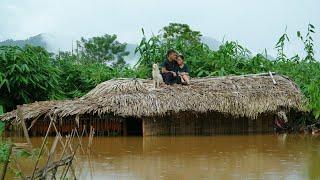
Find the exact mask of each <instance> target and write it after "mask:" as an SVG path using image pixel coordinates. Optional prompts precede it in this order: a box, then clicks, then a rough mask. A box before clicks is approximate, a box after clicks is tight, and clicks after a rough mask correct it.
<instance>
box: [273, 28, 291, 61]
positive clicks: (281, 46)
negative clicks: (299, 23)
mask: <svg viewBox="0 0 320 180" xmlns="http://www.w3.org/2000/svg"><path fill="white" fill-rule="evenodd" d="M286 31H287V28H286V30H285V33H284V34H283V35H282V36H281V37H280V38H279V40H278V42H277V44H276V49H277V51H278V57H277V60H280V61H285V60H286V59H287V56H286V55H285V53H284V45H285V43H286V42H289V41H290V40H289V37H288V34H287V33H286Z"/></svg>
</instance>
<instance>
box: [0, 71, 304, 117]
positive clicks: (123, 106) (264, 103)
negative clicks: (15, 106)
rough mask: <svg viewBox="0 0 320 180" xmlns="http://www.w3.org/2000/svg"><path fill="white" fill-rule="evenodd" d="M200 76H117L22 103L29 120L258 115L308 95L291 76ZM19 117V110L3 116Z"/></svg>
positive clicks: (299, 107) (298, 105)
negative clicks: (162, 79) (168, 80)
mask: <svg viewBox="0 0 320 180" xmlns="http://www.w3.org/2000/svg"><path fill="white" fill-rule="evenodd" d="M273 78H274V80H275V81H276V84H274V82H273V80H272V78H271V77H270V76H269V75H249V76H225V77H210V78H209V77H208V78H195V79H192V80H191V84H190V85H189V86H182V85H178V84H177V85H172V86H167V85H162V86H161V87H160V88H159V89H154V88H153V81H152V80H144V79H114V80H109V81H106V82H103V83H101V84H99V85H98V86H97V87H96V88H94V89H93V90H91V91H90V92H89V93H88V94H87V95H85V96H83V97H82V98H80V99H75V100H66V101H45V102H35V103H31V104H25V105H23V106H22V110H23V114H24V118H25V119H32V118H36V117H39V116H42V115H46V114H51V115H52V114H54V115H57V116H58V117H65V116H71V115H83V114H97V115H101V114H105V113H108V114H114V115H116V116H121V117H128V116H134V117H145V116H157V115H160V116H161V115H165V114H170V113H179V112H182V111H192V112H199V113H201V112H208V111H216V112H221V113H227V114H231V115H233V116H246V117H249V118H256V117H257V116H258V115H259V114H261V113H265V112H276V111H277V110H279V109H280V108H282V109H296V110H298V111H301V110H302V107H303V102H304V101H303V95H302V93H301V92H300V90H299V88H298V87H297V85H296V84H295V83H294V82H293V81H291V80H290V79H288V78H286V77H284V76H280V75H274V76H273ZM15 117H16V111H12V112H8V113H6V114H4V115H2V116H0V120H10V119H14V118H15Z"/></svg>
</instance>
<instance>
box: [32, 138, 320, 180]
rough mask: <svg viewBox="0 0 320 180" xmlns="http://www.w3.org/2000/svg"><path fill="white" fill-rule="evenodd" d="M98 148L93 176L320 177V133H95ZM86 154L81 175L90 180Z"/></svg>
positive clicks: (132, 177) (117, 177)
mask: <svg viewBox="0 0 320 180" xmlns="http://www.w3.org/2000/svg"><path fill="white" fill-rule="evenodd" d="M84 140H86V139H84ZM32 142H33V143H34V144H36V145H40V143H41V138H32ZM93 146H94V147H93V152H92V154H93V157H92V164H93V167H94V174H93V179H320V136H319V137H315V136H309V135H308V136H306V135H280V136H279V135H244V136H177V137H174V136H173V137H171V136H167V137H166V136H165V137H163V136H160V137H159V136H158V137H95V139H94V145H93ZM78 158H79V157H78ZM80 158H82V159H81V160H80V161H82V163H81V164H82V165H83V166H84V168H85V169H84V171H83V173H82V175H81V177H80V179H90V173H89V171H88V161H87V159H86V157H80ZM80 161H79V162H80Z"/></svg>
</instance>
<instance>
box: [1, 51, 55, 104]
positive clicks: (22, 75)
mask: <svg viewBox="0 0 320 180" xmlns="http://www.w3.org/2000/svg"><path fill="white" fill-rule="evenodd" d="M0 64H1V66H0V102H1V103H2V105H4V107H5V108H6V109H12V108H14V107H15V106H16V105H17V104H22V103H29V102H33V101H36V100H47V99H51V98H54V97H55V92H56V90H57V89H56V88H57V86H58V83H59V82H58V69H57V68H56V67H54V66H53V63H52V59H51V55H50V54H49V53H48V52H47V51H46V50H45V49H43V48H41V47H33V46H25V47H24V48H20V47H17V46H2V47H0Z"/></svg>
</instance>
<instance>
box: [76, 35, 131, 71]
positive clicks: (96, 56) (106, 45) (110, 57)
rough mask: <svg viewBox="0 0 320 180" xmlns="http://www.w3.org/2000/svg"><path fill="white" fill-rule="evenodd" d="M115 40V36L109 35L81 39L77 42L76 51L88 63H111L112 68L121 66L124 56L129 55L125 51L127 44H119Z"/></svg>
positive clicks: (123, 62)
mask: <svg viewBox="0 0 320 180" xmlns="http://www.w3.org/2000/svg"><path fill="white" fill-rule="evenodd" d="M116 39H117V36H116V35H109V34H105V35H104V36H101V37H93V38H90V39H84V38H81V40H80V41H78V42H77V51H79V53H80V55H81V57H82V58H83V59H84V60H87V61H89V62H100V63H106V62H112V63H113V66H123V65H124V64H125V61H124V56H127V55H129V52H127V51H126V46H127V44H126V43H120V42H118V41H117V40H116Z"/></svg>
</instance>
